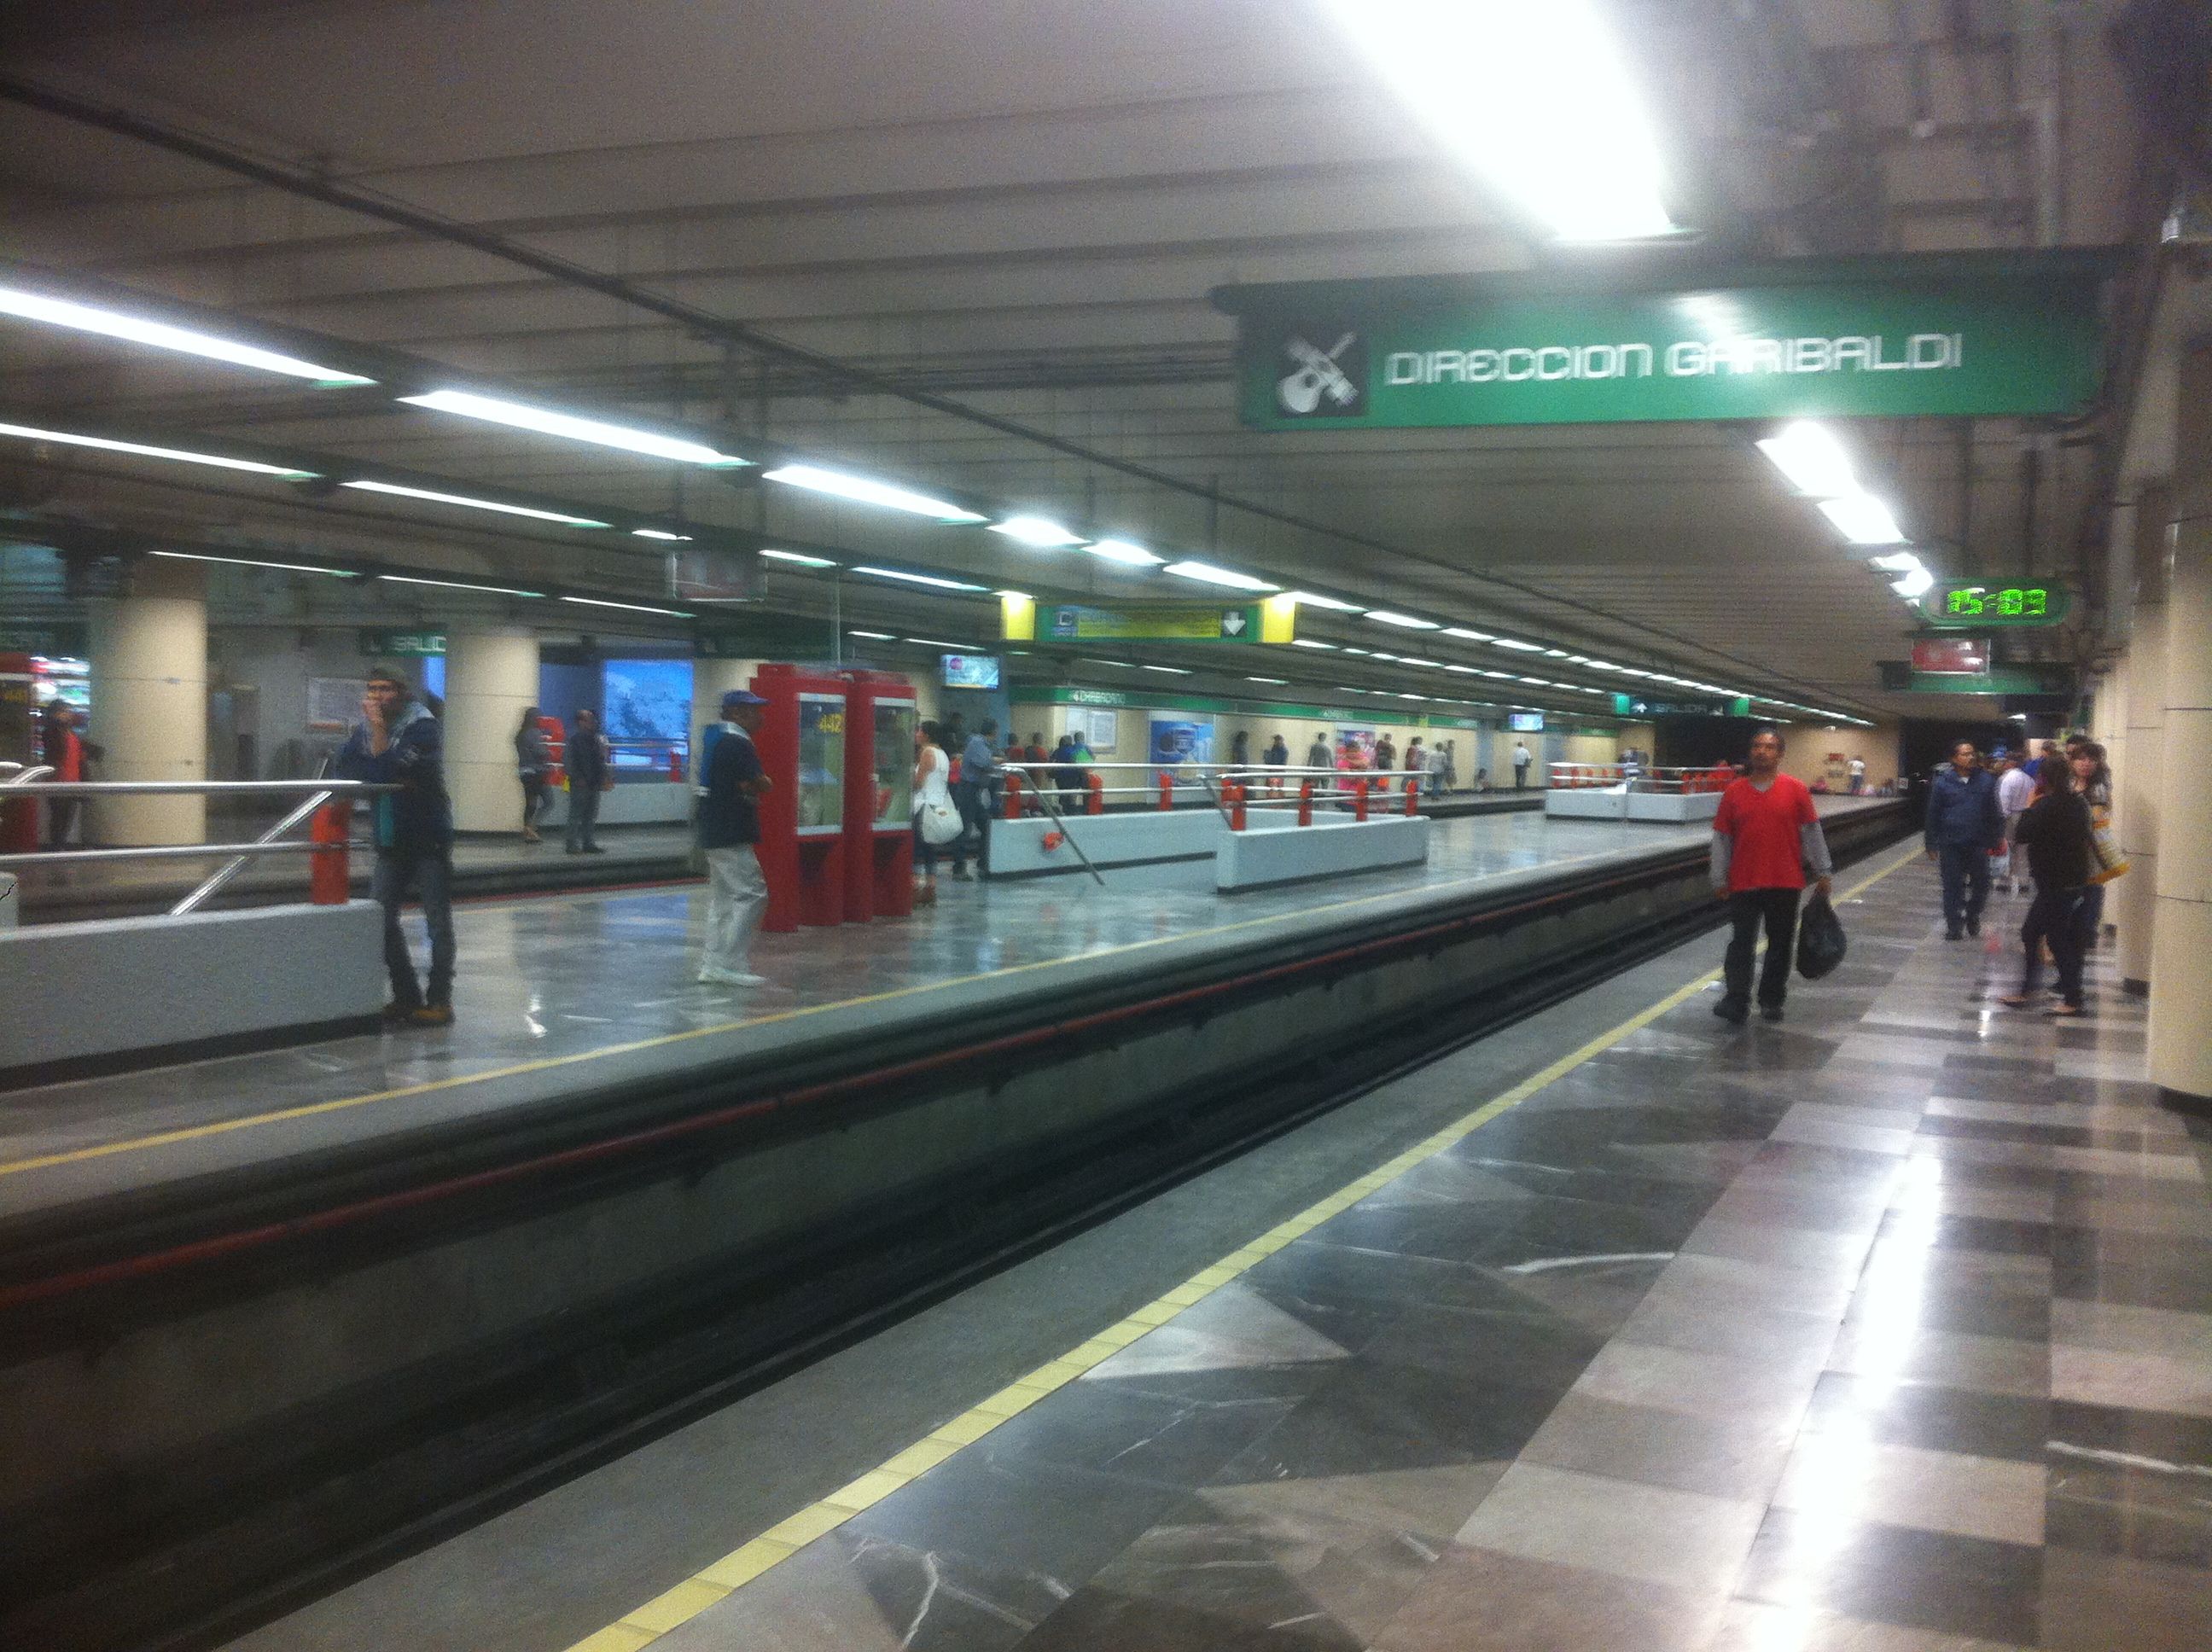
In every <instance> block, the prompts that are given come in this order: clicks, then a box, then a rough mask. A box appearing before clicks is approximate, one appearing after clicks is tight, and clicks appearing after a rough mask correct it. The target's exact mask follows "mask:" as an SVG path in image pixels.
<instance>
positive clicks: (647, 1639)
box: [568, 843, 1920, 1652]
mask: <svg viewBox="0 0 2212 1652" xmlns="http://www.w3.org/2000/svg"><path fill="white" fill-rule="evenodd" d="M1919 858H1920V848H1919V846H1918V845H1917V843H1916V844H1914V845H1913V846H1912V847H1911V850H1910V851H1909V852H1908V853H1904V854H1901V855H1899V856H1897V857H1896V858H1895V859H1893V860H1891V861H1890V863H1889V864H1888V865H1886V866H1884V867H1883V868H1882V869H1881V871H1880V872H1875V873H1874V874H1873V875H1872V876H1870V877H1869V878H1865V879H1863V881H1861V882H1859V883H1857V884H1853V885H1851V887H1850V888H1849V889H1847V890H1844V892H1843V896H1842V898H1844V899H1846V900H1848V899H1849V898H1850V897H1851V896H1855V895H1857V894H1859V893H1860V892H1861V891H1862V890H1867V889H1870V888H1871V887H1873V886H1874V885H1875V884H1878V883H1880V882H1881V880H1882V879H1883V878H1887V877H1888V876H1889V875H1890V873H1892V872H1895V871H1896V870H1897V869H1898V868H1899V867H1900V866H1905V865H1911V863H1912V862H1913V861H1915V860H1917V859H1919ZM1720 973H1721V972H1720V971H1719V970H1718V969H1708V970H1707V971H1705V974H1704V975H1699V977H1698V978H1697V979H1696V980H1695V981H1691V982H1690V983H1689V984H1688V985H1687V986H1684V987H1676V988H1675V989H1674V991H1673V992H1671V993H1668V994H1667V996H1666V997H1664V998H1662V999H1660V1000H1659V1001H1658V1002H1657V1003H1656V1004H1652V1005H1649V1006H1647V1007H1646V1008H1644V1009H1641V1010H1638V1011H1637V1012H1636V1013H1635V1014H1634V1015H1632V1016H1631V1017H1628V1019H1627V1020H1626V1021H1624V1022H1622V1023H1620V1025H1619V1026H1617V1027H1614V1028H1613V1029H1610V1030H1609V1031H1606V1032H1602V1033H1600V1034H1599V1035H1598V1036H1596V1037H1595V1038H1593V1039H1591V1040H1590V1041H1589V1042H1588V1043H1586V1044H1584V1045H1583V1046H1582V1048H1579V1049H1577V1050H1575V1051H1574V1052H1572V1053H1571V1054H1567V1055H1563V1056H1561V1057H1560V1058H1559V1060H1556V1061H1554V1062H1553V1063H1552V1064H1551V1065H1550V1066H1547V1067H1546V1068H1544V1069H1543V1070H1542V1071H1541V1072H1535V1073H1532V1074H1530V1075H1529V1076H1528V1078H1523V1079H1522V1081H1521V1082H1520V1083H1519V1084H1516V1085H1514V1086H1513V1087H1512V1088H1511V1089H1510V1090H1507V1091H1505V1092H1504V1094H1503V1095H1500V1096H1492V1098H1491V1099H1490V1100H1489V1101H1487V1102H1484V1103H1483V1104H1482V1105H1481V1106H1480V1107H1479V1108H1475V1109H1474V1112H1472V1113H1469V1114H1467V1115H1466V1116H1464V1117H1463V1118H1461V1119H1459V1120H1457V1121H1455V1122H1453V1123H1451V1124H1449V1125H1446V1126H1445V1127H1443V1129H1441V1130H1439V1131H1437V1133H1435V1134H1434V1135H1432V1136H1429V1137H1427V1138H1425V1139H1423V1140H1421V1141H1418V1142H1416V1143H1414V1144H1413V1146H1411V1147H1409V1148H1407V1150H1406V1151H1404V1152H1402V1153H1400V1154H1399V1155H1398V1156H1397V1157H1395V1158H1393V1159H1389V1160H1388V1161H1386V1162H1385V1163H1382V1164H1380V1165H1377V1166H1376V1168H1375V1169H1372V1170H1370V1171H1369V1172H1368V1173H1367V1174H1366V1175H1363V1176H1361V1177H1360V1178H1359V1179H1358V1181H1351V1182H1347V1183H1346V1185H1345V1186H1343V1187H1340V1188H1338V1189H1337V1190H1336V1191H1335V1192H1334V1193H1331V1194H1329V1195H1328V1198H1326V1199H1323V1200H1320V1201H1319V1202H1317V1203H1316V1204H1312V1205H1309V1206H1306V1207H1305V1209H1304V1210H1302V1211H1300V1212H1298V1213H1297V1215H1296V1216H1293V1217H1291V1218H1289V1219H1288V1220H1286V1221H1283V1222H1279V1223H1277V1224H1275V1225H1274V1226H1273V1227H1272V1228H1270V1229H1268V1230H1267V1232H1265V1233H1263V1234H1261V1236H1259V1237H1258V1238H1256V1239H1255V1240H1252V1241H1251V1242H1249V1243H1247V1244H1245V1245H1243V1246H1240V1247H1239V1248H1237V1249H1235V1250H1232V1251H1231V1252H1230V1253H1229V1254H1227V1255H1226V1256H1224V1257H1223V1258H1221V1260H1218V1261H1217V1262H1215V1263H1214V1264H1213V1265H1212V1266H1210V1267H1205V1268H1201V1269H1200V1270H1199V1271H1198V1272H1195V1273H1194V1274H1192V1275H1191V1276H1190V1278H1188V1279H1185V1280H1184V1281H1183V1282H1182V1284H1181V1285H1177V1286H1176V1288H1175V1289H1174V1290H1172V1291H1169V1292H1167V1293H1166V1294H1165V1295H1164V1296H1161V1297H1155V1298H1153V1300H1152V1301H1151V1302H1148V1303H1146V1304H1145V1305H1144V1306H1143V1307H1142V1308H1139V1309H1137V1310H1136V1311H1135V1312H1133V1313H1132V1314H1129V1315H1126V1316H1125V1317H1123V1318H1122V1319H1121V1320H1119V1321H1116V1322H1115V1323H1114V1324H1112V1325H1110V1326H1109V1327H1106V1329H1104V1330H1103V1331H1100V1332H1097V1333H1095V1334H1093V1335H1091V1336H1090V1337H1088V1338H1086V1339H1085V1340H1083V1341H1082V1342H1079V1343H1078V1344H1077V1345H1075V1346H1074V1347H1073V1348H1071V1349H1069V1350H1068V1351H1066V1353H1064V1354H1062V1355H1060V1357H1058V1358H1057V1359H1053V1360H1048V1361H1047V1362H1046V1363H1045V1364H1042V1365H1040V1366H1038V1367H1037V1368H1036V1370H1033V1371H1030V1372H1028V1373H1027V1374H1026V1375H1024V1376H1018V1377H1017V1378H1015V1379H1014V1381H1013V1382H1010V1383H1008V1384H1007V1385H1006V1387H1005V1388H1001V1389H1000V1390H999V1391H998V1392H997V1393H996V1394H991V1395H989V1396H988V1397H987V1398H985V1399H983V1400H979V1401H978V1402H977V1403H976V1404H975V1405H974V1406H970V1407H969V1409H968V1410H966V1411H964V1412H961V1413H960V1415H958V1416H957V1417H955V1418H953V1419H952V1420H951V1422H949V1423H946V1424H944V1426H942V1427H941V1428H938V1429H934V1430H932V1431H931V1432H930V1433H928V1434H927V1435H925V1436H922V1437H921V1439H919V1440H917V1441H915V1443H914V1444H912V1445H910V1446H908V1448H907V1449H905V1450H903V1451H902V1452H900V1453H899V1454H898V1455H896V1456H895V1457H890V1458H888V1459H886V1460H885V1461H884V1462H882V1463H880V1464H878V1466H877V1467H874V1468H872V1469H870V1470H869V1471H868V1472H867V1473H865V1474H863V1475H861V1476H860V1478H859V1479H856V1480H853V1481H851V1482H850V1483H848V1484H847V1485H842V1486H840V1487H838V1488H837V1490H836V1491H832V1492H830V1493H829V1496H827V1497H823V1498H822V1499H820V1500H819V1501H818V1502H815V1503H809V1504H807V1506H806V1507H805V1508H804V1509H800V1510H799V1512H798V1513H797V1514H795V1515H790V1516H788V1517H787V1518H786V1519H784V1520H781V1521H777V1522H776V1523H775V1525H773V1526H771V1527H769V1528H768V1530H766V1531H764V1532H763V1533H762V1534H760V1535H759V1536H758V1537H756V1538H754V1539H753V1540H751V1541H750V1542H748V1543H744V1544H741V1545H739V1546H738V1547H737V1548H734V1549H732V1550H731V1551H730V1552H729V1553H727V1554H726V1555H724V1556H723V1557H722V1558H720V1559H719V1560H717V1561H715V1562H714V1564H712V1565H709V1566H707V1567H704V1568H702V1570H699V1571H696V1572H694V1573H693V1574H692V1575H691V1576H689V1577H687V1578H685V1579H684V1581H683V1582H680V1583H678V1584H677V1585H676V1587H675V1588H671V1589H669V1590H668V1591H666V1592H665V1594H657V1595H655V1596H653V1599H652V1600H647V1602H645V1604H644V1605H642V1606H637V1607H635V1608H633V1609H632V1610H631V1611H629V1612H627V1613H623V1616H622V1617H621V1618H620V1619H617V1621H616V1622H614V1623H611V1624H609V1625H607V1626H606V1627H605V1629H602V1630H599V1631H598V1632H596V1633H594V1634H591V1635H587V1636H586V1637H584V1638H583V1639H582V1640H580V1641H578V1642H577V1643H575V1644H574V1646H572V1647H570V1648H569V1649H568V1652H635V1649H637V1648H639V1647H642V1646H647V1645H649V1644H651V1643H653V1642H654V1641H656V1640H659V1638H660V1637H662V1636H663V1635H665V1634H666V1633H668V1631H671V1630H672V1629H675V1628H677V1627H678V1626H679V1625H683V1624H685V1623H689V1622H690V1620H691V1619H694V1618H696V1617H697V1616H698V1615H699V1614H700V1613H702V1612H704V1611H706V1609H707V1608H708V1606H713V1605H714V1604H715V1603H716V1602H717V1601H719V1600H723V1599H725V1598H726V1597H727V1596H728V1595H730V1594H733V1593H735V1592H736V1591H737V1590H738V1588H741V1587H742V1586H744V1584H746V1583H749V1582H752V1580H753V1579H754V1578H756V1577H758V1576H760V1575H761V1574H762V1573H763V1572H764V1571H767V1570H769V1568H770V1567H773V1566H775V1565H777V1564H781V1562H782V1561H784V1560H787V1559H788V1558H790V1557H791V1556H793V1555H794V1554H796V1553H797V1552H799V1550H800V1549H802V1548H804V1547H805V1546H806V1545H807V1544H809V1543H811V1542H812V1541H813V1540H815V1539H816V1538H817V1537H821V1536H823V1534H826V1533H828V1532H831V1531H834V1530H836V1528H837V1527H840V1526H842V1525H843V1524H844V1523H845V1522H846V1521H848V1520H850V1519H851V1518H852V1517H853V1516H854V1515H857V1514H860V1513H861V1512H863V1511H864V1510H866V1509H868V1508H870V1507H871V1506H872V1505H873V1504H875V1503H880V1502H881V1501H882V1500H883V1499H884V1498H885V1497H889V1496H890V1494H891V1493H892V1492H894V1491H897V1490H898V1489H899V1488H900V1487H902V1486H903V1485H907V1484H908V1483H909V1482H911V1481H913V1480H915V1479H919V1478H921V1476H922V1475H923V1474H925V1473H928V1472H929V1470H931V1469H933V1468H934V1467H937V1465H938V1464H939V1463H941V1462H943V1461H945V1459H946V1458H948V1457H951V1456H952V1455H955V1454H956V1453H957V1452H959V1451H960V1450H962V1449H964V1448H966V1447H968V1446H970V1445H973V1444H974V1443H975V1442H976V1441H978V1440H980V1439H981V1438H982V1437H983V1436H985V1435H987V1434H988V1433H989V1432H990V1431H991V1430H993V1429H995V1428H997V1427H998V1426H999V1424H1001V1423H1003V1422H1005V1421H1006V1420H1007V1418H1011V1417H1015V1416H1018V1415H1019V1414H1020V1413H1021V1412H1024V1411H1026V1410H1028V1409H1029V1408H1030V1406H1034V1405H1035V1404H1036V1402H1037V1401H1038V1400H1042V1399H1043V1398H1044V1397H1045V1396H1046V1395H1047V1394H1051V1393H1052V1392H1053V1391H1054V1389H1057V1388H1064V1387H1065V1386H1066V1384H1068V1383H1070V1382H1073V1381H1074V1380H1075V1379H1076V1378H1077V1377H1079V1376H1082V1375H1083V1374H1084V1373H1085V1371H1087V1370H1090V1369H1091V1367H1092V1366H1094V1365H1096V1364H1099V1363H1100V1362H1102V1361H1103V1360H1105V1359H1108V1358H1109V1357H1112V1356H1113V1355H1115V1353H1118V1352H1119V1351H1121V1350H1122V1349H1123V1348H1126V1347H1127V1346H1128V1345H1130V1344H1131V1343H1133V1342H1134V1341H1136V1340H1137V1339H1138V1338H1139V1337H1141V1336H1143V1335H1145V1334H1146V1333H1147V1332H1149V1331H1152V1330H1155V1329H1157V1328H1158V1327H1160V1326H1163V1325H1165V1324H1166V1323H1167V1322H1168V1321H1170V1320H1172V1319H1174V1318H1175V1317H1176V1315H1179V1314H1181V1313H1182V1311H1183V1310H1184V1309H1187V1308H1191V1307H1194V1306H1195V1305H1196V1304H1198V1303H1201V1302H1204V1301H1205V1300H1206V1298H1207V1297H1210V1296H1212V1294H1213V1293H1214V1292H1215V1291H1218V1290H1220V1289H1221V1287H1222V1286H1223V1285H1227V1284H1228V1283H1229V1282H1230V1281H1231V1280H1232V1279H1235V1278H1237V1277H1238V1276H1239V1275H1240V1274H1242V1273H1243V1272H1246V1271H1247V1270H1248V1269H1249V1268H1251V1267H1254V1266H1256V1265H1257V1264H1259V1263H1260V1262H1262V1261H1264V1260H1267V1258H1268V1257H1270V1256H1272V1255H1273V1254H1275V1253H1276V1252H1277V1251H1279V1250H1280V1249H1282V1248H1283V1247H1284V1246H1285V1245H1287V1244H1289V1243H1290V1242H1291V1241H1292V1240H1294V1239H1298V1238H1302V1237H1303V1236H1305V1235H1306V1234H1308V1233H1310V1232H1311V1231H1312V1230H1314V1229H1316V1228H1317V1227H1319V1226H1320V1225H1321V1224H1322V1223H1324V1222H1326V1221H1328V1219H1329V1218H1331V1217H1333V1216H1335V1215H1337V1214H1339V1213H1340V1212H1343V1211H1346V1210H1349V1209H1350V1208H1351V1207H1352V1206H1354V1205H1356V1204H1358V1202H1359V1201H1360V1200H1363V1199H1364V1198H1366V1197H1367V1196H1368V1194H1370V1193H1374V1192H1376V1190H1377V1189H1379V1188H1381V1187H1384V1186H1386V1185H1388V1184H1389V1183H1390V1182H1392V1181H1396V1180H1397V1179H1398V1178H1399V1177H1400V1176H1401V1175H1405V1174H1406V1172H1407V1171H1408V1170H1411V1169H1413V1168H1414V1167H1415V1166H1417V1165H1419V1164H1422V1163H1425V1162H1427V1161H1428V1160H1429V1159H1431V1158H1433V1157H1436V1156H1437V1154H1438V1153H1441V1152H1443V1151H1445V1150H1446V1149H1448V1148H1450V1147H1453V1146H1455V1145H1458V1144H1459V1143H1460V1142H1462V1141H1463V1140H1465V1139H1467V1137H1468V1136H1469V1135H1471V1134H1472V1133H1474V1131H1476V1130H1478V1129H1480V1127H1482V1126H1484V1125H1486V1124H1487V1123H1489V1122H1490V1121H1491V1120H1492V1119H1494V1118H1496V1117H1497V1116H1498V1114H1501V1113H1504V1112H1505V1111H1507V1110H1508V1109H1509V1108H1515V1107H1518V1106H1519V1105H1520V1104H1521V1103H1522V1102H1525V1101H1527V1100H1528V1098H1529V1097H1530V1096H1534V1094H1536V1092H1537V1091H1539V1090H1542V1089H1544V1088H1545V1087H1546V1086H1547V1085H1549V1084H1555V1083H1557V1082H1558V1081H1559V1079H1561V1078H1565V1076H1566V1075H1567V1074H1568V1073H1570V1072H1573V1071H1574V1070H1575V1069H1576V1068H1577V1067H1578V1066H1582V1065H1583V1063H1584V1062H1585V1061H1588V1060H1590V1059H1591V1058H1592V1057H1593V1056H1596V1055H1600V1054H1603V1053H1604V1052H1605V1051H1607V1050H1608V1049H1610V1048H1613V1046H1614V1045H1615V1044H1618V1043H1619V1042H1620V1041H1621V1040H1622V1039H1624V1038H1626V1037H1627V1036H1629V1035H1630V1034H1632V1033H1634V1032H1638V1031H1640V1030H1641V1029H1644V1028H1645V1027H1648V1026H1650V1024H1651V1023H1653V1022H1655V1021H1656V1020H1657V1019H1658V1018H1659V1017H1661V1016H1662V1015H1665V1014H1666V1013H1667V1011H1669V1010H1671V1009H1673V1008H1674V1006H1675V1005H1678V1004H1680V1003H1682V1002H1683V1001H1684V1000H1685V999H1691V998H1694V997H1696V996H1697V995H1698V994H1699V993H1701V992H1703V991H1704V990H1705V988H1706V987H1709V986H1711V984H1712V983H1713V982H1714V981H1717V980H1718V979H1719V977H1720Z"/></svg>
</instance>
